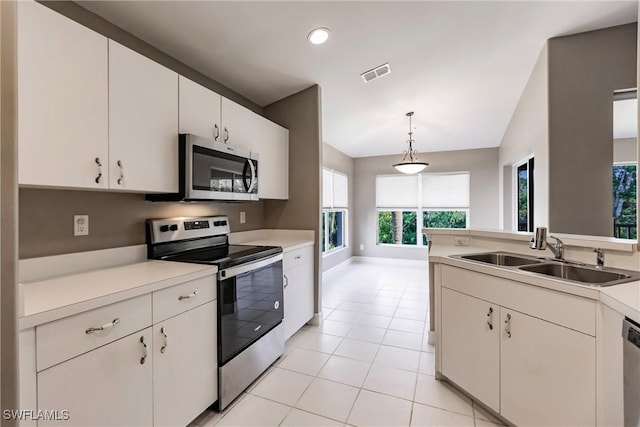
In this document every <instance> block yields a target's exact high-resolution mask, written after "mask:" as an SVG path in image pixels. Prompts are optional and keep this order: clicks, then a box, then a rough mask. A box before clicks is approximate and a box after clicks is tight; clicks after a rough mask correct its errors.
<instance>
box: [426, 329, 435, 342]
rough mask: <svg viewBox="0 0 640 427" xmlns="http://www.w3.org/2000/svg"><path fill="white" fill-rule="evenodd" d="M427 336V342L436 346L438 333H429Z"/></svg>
mask: <svg viewBox="0 0 640 427" xmlns="http://www.w3.org/2000/svg"><path fill="white" fill-rule="evenodd" d="M427 336H428V337H429V339H428V340H427V342H428V343H429V345H436V331H429V333H428V334H427Z"/></svg>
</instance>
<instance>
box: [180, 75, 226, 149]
mask: <svg viewBox="0 0 640 427" xmlns="http://www.w3.org/2000/svg"><path fill="white" fill-rule="evenodd" d="M179 80H180V90H179V92H180V133H192V134H195V135H198V136H201V137H203V138H206V139H210V140H212V141H220V140H221V139H222V138H221V137H220V135H221V129H220V102H221V101H220V98H221V97H220V95H218V94H217V93H215V92H214V91H212V90H209V89H207V88H206V87H204V86H200V85H199V84H198V83H195V82H193V81H191V80H189V79H187V78H186V77H183V76H180V77H179Z"/></svg>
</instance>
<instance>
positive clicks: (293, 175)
mask: <svg viewBox="0 0 640 427" xmlns="http://www.w3.org/2000/svg"><path fill="white" fill-rule="evenodd" d="M321 102H322V98H321V92H320V87H319V86H317V85H316V86H312V87H310V88H308V89H305V90H303V91H301V92H298V93H296V94H294V95H291V96H289V97H287V98H284V99H282V100H280V101H278V102H275V103H273V104H270V105H267V106H266V107H265V108H264V111H265V114H266V116H267V117H268V118H269V119H271V120H273V121H274V122H276V123H278V124H279V125H281V126H284V127H286V128H288V129H289V200H287V201H282V200H265V201H264V225H265V227H267V228H281V229H294V230H295V229H303V230H313V231H314V232H315V236H316V237H315V259H316V262H315V274H314V276H315V305H316V306H315V311H316V313H319V312H320V311H321V310H322V306H321V301H322V297H321V295H322V289H321V272H322V254H321V250H322V247H321V245H320V230H321V228H320V227H321V225H320V218H321V215H320V212H321V208H322V201H321V199H322V194H321V192H320V188H322V167H321V165H322V122H321V114H322V105H321Z"/></svg>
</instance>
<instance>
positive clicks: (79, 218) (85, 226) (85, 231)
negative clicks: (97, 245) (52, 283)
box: [73, 215, 89, 236]
mask: <svg viewBox="0 0 640 427" xmlns="http://www.w3.org/2000/svg"><path fill="white" fill-rule="evenodd" d="M73 235H74V236H88V235H89V215H74V216H73Z"/></svg>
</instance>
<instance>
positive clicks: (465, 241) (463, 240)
mask: <svg viewBox="0 0 640 427" xmlns="http://www.w3.org/2000/svg"><path fill="white" fill-rule="evenodd" d="M470 240H471V239H469V238H468V237H454V238H453V241H454V243H455V244H456V246H469V241H470Z"/></svg>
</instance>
